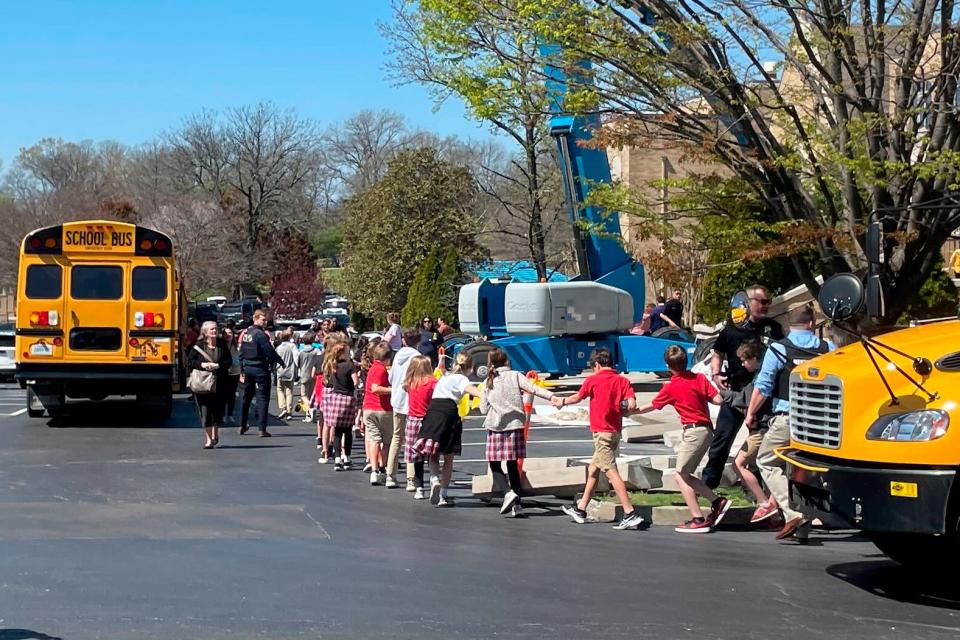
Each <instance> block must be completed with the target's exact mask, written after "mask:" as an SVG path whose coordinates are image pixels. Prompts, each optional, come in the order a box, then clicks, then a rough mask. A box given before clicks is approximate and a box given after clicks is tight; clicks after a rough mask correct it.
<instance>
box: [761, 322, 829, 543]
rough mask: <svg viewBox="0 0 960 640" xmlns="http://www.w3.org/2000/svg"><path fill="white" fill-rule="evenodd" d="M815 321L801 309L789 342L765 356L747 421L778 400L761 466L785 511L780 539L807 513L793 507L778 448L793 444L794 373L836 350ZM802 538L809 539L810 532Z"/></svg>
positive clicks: (797, 526) (791, 532)
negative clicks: (807, 362)
mask: <svg viewBox="0 0 960 640" xmlns="http://www.w3.org/2000/svg"><path fill="white" fill-rule="evenodd" d="M814 320H815V317H814V313H813V309H812V308H811V307H809V306H803V307H798V308H796V309H794V310H793V311H791V312H790V333H789V334H788V335H787V337H786V338H785V339H783V340H779V341H777V342H775V343H773V344H772V345H770V348H769V349H767V352H766V354H765V355H764V356H763V364H762V365H761V367H760V373H758V374H757V378H756V380H755V381H754V386H753V396H752V397H751V398H750V406H749V407H748V408H747V415H746V416H745V418H744V422H745V423H746V425H747V428H750V427H752V426H753V425H754V423H755V422H756V420H757V418H758V412H759V409H760V407H761V406H762V405H763V404H764V402H765V401H766V399H767V398H771V397H772V398H773V399H774V401H773V417H772V418H771V419H770V425H769V429H767V433H766V434H764V436H763V442H761V443H760V451H759V453H758V455H757V465H758V466H759V467H760V473H761V474H763V481H764V482H765V483H766V484H767V488H768V489H770V494H771V495H772V496H773V497H774V498H775V499H776V501H777V504H778V505H779V506H780V510H781V511H782V512H783V519H784V525H783V528H782V529H781V530H780V533H778V534H777V540H783V539H785V538H789V537H790V536H793V535H795V534H798V533H799V531H798V530H799V529H800V528H801V526H803V524H804V518H803V514H801V513H800V512H799V511H796V510H795V509H793V508H791V506H790V484H789V480H788V477H787V463H786V462H784V461H783V460H782V459H781V458H780V457H779V456H777V455H776V450H777V449H778V448H781V447H785V446H787V445H788V444H790V417H789V414H790V393H789V392H790V372H791V371H793V368H794V367H795V366H796V365H797V364H799V363H801V362H803V361H805V360H809V359H810V358H815V357H817V355H819V354H823V353H826V352H827V351H832V350H833V349H834V346H833V345H832V344H831V343H829V342H826V341H823V340H821V339H820V338H818V337H817V335H816V334H815V333H814V332H813V326H814ZM800 537H801V539H803V538H805V537H806V532H805V531H804V532H803V533H802V534H801V535H800Z"/></svg>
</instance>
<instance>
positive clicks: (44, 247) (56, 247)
mask: <svg viewBox="0 0 960 640" xmlns="http://www.w3.org/2000/svg"><path fill="white" fill-rule="evenodd" d="M62 249H63V226H62V225H57V226H55V227H48V228H46V229H40V230H38V231H35V232H33V233H31V234H30V235H28V236H27V237H26V238H25V239H24V241H23V252H24V253H39V254H48V255H49V254H55V253H60V252H61V251H62Z"/></svg>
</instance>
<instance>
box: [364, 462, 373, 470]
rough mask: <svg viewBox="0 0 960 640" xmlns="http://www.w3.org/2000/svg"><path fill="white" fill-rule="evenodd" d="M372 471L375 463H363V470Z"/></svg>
mask: <svg viewBox="0 0 960 640" xmlns="http://www.w3.org/2000/svg"><path fill="white" fill-rule="evenodd" d="M371 471H373V465H372V464H370V463H369V462H368V463H367V464H365V465H363V472H364V473H370V472H371Z"/></svg>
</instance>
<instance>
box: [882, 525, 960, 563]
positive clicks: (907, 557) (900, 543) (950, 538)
mask: <svg viewBox="0 0 960 640" xmlns="http://www.w3.org/2000/svg"><path fill="white" fill-rule="evenodd" d="M869 537H870V540H871V542H873V544H874V545H876V547H877V548H878V549H880V551H882V552H883V553H885V554H886V555H887V556H888V557H889V558H890V559H891V560H893V561H895V562H898V563H900V564H901V565H903V566H904V567H907V568H908V569H912V570H919V571H936V572H942V571H943V570H944V569H947V570H949V571H955V570H956V569H958V568H960V537H958V536H957V535H956V534H947V535H940V536H935V535H932V534H917V533H872V534H870V535H869Z"/></svg>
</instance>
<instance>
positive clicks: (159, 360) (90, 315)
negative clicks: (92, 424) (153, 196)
mask: <svg viewBox="0 0 960 640" xmlns="http://www.w3.org/2000/svg"><path fill="white" fill-rule="evenodd" d="M19 276H20V277H19V280H18V283H19V284H18V291H17V345H16V346H17V360H18V367H19V373H18V378H19V379H20V380H21V383H22V384H25V385H30V386H31V387H33V388H34V389H35V390H37V389H39V390H41V391H44V392H48V393H54V394H55V396H62V395H63V394H64V393H65V394H66V395H68V396H76V397H91V398H96V397H102V396H104V395H115V394H125V393H131V394H136V395H138V396H140V395H159V394H167V395H169V393H171V389H172V388H174V387H175V384H176V382H177V381H178V380H179V376H178V375H177V372H178V369H179V366H180V363H181V362H182V354H180V352H179V349H180V344H181V342H182V341H181V339H180V331H181V328H182V321H183V318H182V315H181V314H182V311H183V310H182V290H181V286H180V281H179V277H178V274H177V272H176V269H175V263H174V254H173V247H172V244H171V242H170V239H169V238H168V237H167V236H165V235H163V234H161V233H158V232H156V231H153V230H150V229H146V228H144V227H139V226H136V225H132V224H126V223H119V222H109V221H85V222H75V223H67V224H63V225H58V226H55V227H47V228H45V229H38V230H36V231H34V232H32V233H31V234H29V235H27V237H26V238H24V241H23V245H22V247H21V254H20V274H19ZM107 387H109V388H107Z"/></svg>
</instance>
